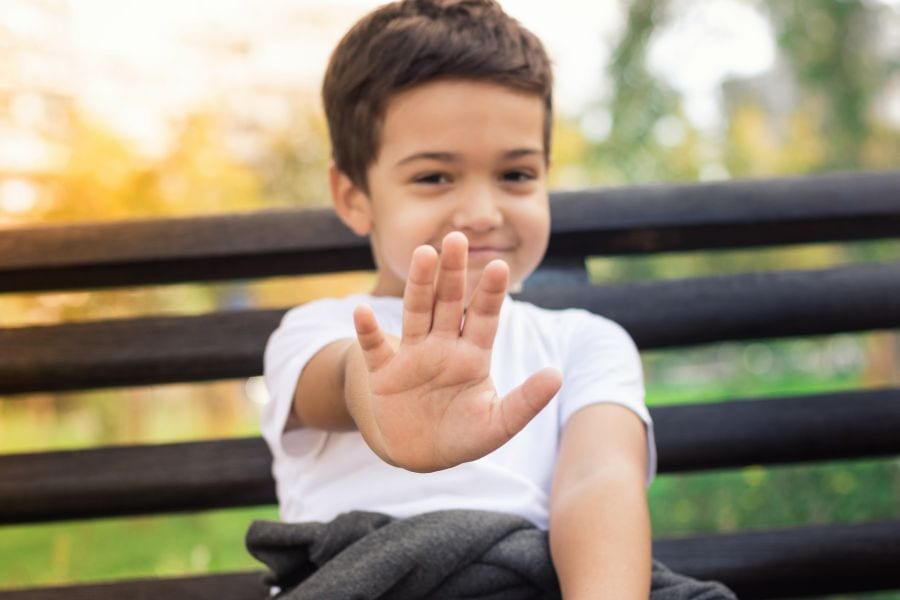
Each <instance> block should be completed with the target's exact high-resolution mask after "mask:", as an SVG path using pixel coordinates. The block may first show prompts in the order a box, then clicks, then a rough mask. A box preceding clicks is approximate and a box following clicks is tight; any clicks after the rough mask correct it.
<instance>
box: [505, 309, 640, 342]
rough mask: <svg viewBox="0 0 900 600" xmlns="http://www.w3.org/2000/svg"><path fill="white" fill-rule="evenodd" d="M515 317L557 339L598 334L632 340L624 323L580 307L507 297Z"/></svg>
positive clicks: (563, 339)
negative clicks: (555, 305)
mask: <svg viewBox="0 0 900 600" xmlns="http://www.w3.org/2000/svg"><path fill="white" fill-rule="evenodd" d="M510 300H511V302H510V307H511V312H513V313H514V314H515V315H516V318H517V319H522V320H528V321H530V322H532V323H533V324H534V326H536V327H538V328H540V330H541V331H542V332H543V333H544V334H545V335H547V336H550V337H555V338H557V339H559V340H560V341H565V340H569V339H572V338H576V339H580V340H584V339H585V338H601V339H603V340H617V341H624V342H626V343H628V344H629V345H631V344H633V342H632V341H631V336H630V335H629V334H628V332H627V331H626V330H625V328H624V327H622V326H621V325H619V324H618V323H616V322H615V321H613V320H612V319H610V318H608V317H605V316H603V315H599V314H596V313H593V312H591V311H589V310H585V309H583V308H545V307H542V306H537V305H536V304H532V303H530V302H527V301H525V300H519V299H512V298H511V299H510Z"/></svg>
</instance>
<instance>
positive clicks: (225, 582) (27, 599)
mask: <svg viewBox="0 0 900 600" xmlns="http://www.w3.org/2000/svg"><path fill="white" fill-rule="evenodd" d="M268 593H269V589H268V587H267V586H264V585H263V584H262V572H261V571H260V572H247V573H222V574H219V575H203V576H195V577H171V578H159V579H134V580H131V581H117V582H109V583H94V584H82V585H68V586H53V587H46V588H33V589H22V590H5V591H4V590H0V599H2V600H105V599H108V598H114V599H116V600H120V599H127V600H248V599H249V600H254V599H255V600H261V599H263V598H266V597H267V596H268Z"/></svg>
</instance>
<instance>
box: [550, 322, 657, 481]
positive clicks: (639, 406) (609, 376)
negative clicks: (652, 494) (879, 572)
mask: <svg viewBox="0 0 900 600" xmlns="http://www.w3.org/2000/svg"><path fill="white" fill-rule="evenodd" d="M573 313H574V314H575V315H576V318H573V319H571V321H570V322H569V323H567V327H566V332H567V334H568V336H567V338H568V339H567V341H568V344H567V352H566V361H565V365H564V367H563V385H562V388H561V389H560V404H559V410H560V423H561V425H565V423H566V422H567V421H568V420H569V417H571V416H572V415H573V414H575V412H577V411H578V410H580V409H582V408H584V407H585V406H589V405H592V404H599V403H613V404H619V405H622V406H624V407H625V408H628V409H629V410H631V411H632V412H634V413H635V414H636V415H637V416H638V417H639V418H640V419H641V421H643V422H644V425H645V426H646V429H647V478H648V482H649V481H650V480H651V479H652V478H653V476H654V475H655V473H656V441H655V438H654V435H653V420H652V419H651V417H650V412H649V411H648V410H647V406H646V404H645V402H644V376H643V369H642V368H641V358H640V354H639V353H638V349H637V346H636V345H635V343H634V341H633V340H632V339H631V336H630V335H628V332H626V331H625V329H624V328H622V327H621V326H620V325H618V324H617V323H615V322H613V321H610V320H609V319H606V318H604V317H600V316H597V315H594V314H592V313H589V312H587V311H581V310H578V311H573Z"/></svg>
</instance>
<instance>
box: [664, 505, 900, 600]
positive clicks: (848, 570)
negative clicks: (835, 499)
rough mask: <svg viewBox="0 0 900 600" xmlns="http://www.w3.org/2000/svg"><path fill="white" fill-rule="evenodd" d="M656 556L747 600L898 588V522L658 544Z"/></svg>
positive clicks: (685, 539)
mask: <svg viewBox="0 0 900 600" xmlns="http://www.w3.org/2000/svg"><path fill="white" fill-rule="evenodd" d="M653 553H654V555H655V556H656V557H657V558H659V559H660V560H661V561H663V562H664V563H665V564H667V565H668V566H669V567H670V568H672V569H673V570H675V571H676V572H680V573H685V574H687V575H691V576H693V577H696V578H698V579H715V580H718V581H723V582H725V583H727V584H728V585H729V586H730V587H731V588H732V589H734V591H735V592H736V593H737V595H738V597H739V598H741V599H742V600H745V599H749V598H788V597H798V596H817V595H825V594H828V595H831V594H837V593H847V592H865V591H870V590H889V589H900V569H897V565H900V521H883V522H880V523H860V524H843V525H823V526H810V527H797V528H791V529H782V530H775V531H759V532H742V533H735V534H725V535H708V536H696V537H690V538H682V539H670V540H655V541H654V544H653Z"/></svg>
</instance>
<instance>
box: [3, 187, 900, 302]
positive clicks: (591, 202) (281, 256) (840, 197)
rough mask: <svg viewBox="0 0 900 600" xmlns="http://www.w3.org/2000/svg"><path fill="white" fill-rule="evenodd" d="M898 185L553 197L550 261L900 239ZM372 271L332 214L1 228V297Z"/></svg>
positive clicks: (360, 243)
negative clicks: (58, 291) (556, 259)
mask: <svg viewBox="0 0 900 600" xmlns="http://www.w3.org/2000/svg"><path fill="white" fill-rule="evenodd" d="M898 189H900V171H888V172H882V173H841V174H827V175H819V176H814V177H802V178H794V179H787V178H786V179H768V180H750V181H729V182H721V183H702V184H679V185H671V184H669V185H651V186H629V187H621V188H607V189H595V190H587V191H576V192H555V193H553V194H552V195H551V208H552V217H553V229H552V236H551V241H550V248H549V256H551V257H554V258H560V257H573V256H577V257H583V256H585V255H586V254H618V253H624V254H627V253H643V252H663V251H672V250H693V249H701V248H708V249H715V248H739V247H749V246H760V245H773V244H785V243H805V242H813V241H814V242H825V241H840V240H866V239H873V238H881V237H887V236H895V237H896V236H900V203H898V202H897V190H898ZM371 267H372V259H371V256H370V253H369V249H368V246H367V242H366V241H365V240H364V239H361V238H357V237H356V236H354V235H353V234H352V233H351V232H350V231H349V230H347V229H346V227H344V226H343V225H342V224H341V223H340V221H339V220H338V219H337V217H336V216H335V215H334V214H333V211H331V210H330V209H298V210H284V209H282V210H266V211H258V212H254V213H245V214H229V215H218V216H211V217H191V218H177V219H171V218H169V219H153V220H133V221H124V222H109V223H92V224H71V225H66V226H40V227H29V228H21V229H9V230H0V292H10V291H39V290H54V289H86V288H98V287H112V286H123V285H135V284H154V283H176V282H184V281H213V280H227V279H244V278H258V277H266V276H273V275H297V274H303V273H321V272H331V271H343V270H360V269H369V268H371Z"/></svg>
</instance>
